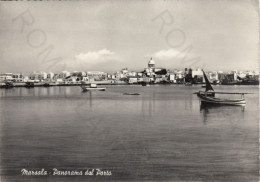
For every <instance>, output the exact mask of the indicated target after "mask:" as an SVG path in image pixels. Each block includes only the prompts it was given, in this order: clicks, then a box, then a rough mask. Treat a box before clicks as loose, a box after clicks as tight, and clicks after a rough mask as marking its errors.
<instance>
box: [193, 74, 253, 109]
mask: <svg viewBox="0 0 260 182" xmlns="http://www.w3.org/2000/svg"><path fill="white" fill-rule="evenodd" d="M202 71H203V70H202ZM203 76H204V78H205V82H206V89H205V91H199V92H197V96H198V97H199V98H200V101H201V104H202V105H245V104H246V101H245V98H244V94H249V93H234V92H215V91H214V89H213V88H212V86H211V84H210V82H209V80H208V78H207V76H206V74H205V72H204V71H203ZM215 94H240V95H241V98H240V99H221V98H217V97H215Z"/></svg>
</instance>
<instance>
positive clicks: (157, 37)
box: [0, 0, 259, 73]
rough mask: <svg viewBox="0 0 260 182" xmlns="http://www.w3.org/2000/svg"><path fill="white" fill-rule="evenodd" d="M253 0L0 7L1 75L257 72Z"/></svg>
mask: <svg viewBox="0 0 260 182" xmlns="http://www.w3.org/2000/svg"><path fill="white" fill-rule="evenodd" d="M258 22H259V20H258V1H257V0H236V1H234V0H207V1H205V0H158V1H156V0H142V1H141V0H133V1H130V0H129V1H128V0H106V1H105V0H101V1H94V0H86V1H43V2H41V1H36V2H35V1H18V2H12V1H11V2H10V1H4V2H3V1H1V2H0V25H1V26H0V63H1V64H0V72H2V73H3V72H12V73H25V72H28V73H29V72H33V71H45V72H50V71H52V72H59V71H63V70H67V71H105V72H114V71H117V70H120V69H122V68H125V67H127V68H128V69H129V70H135V71H142V70H143V69H144V68H146V67H147V63H148V61H149V60H150V58H151V57H152V58H153V60H154V61H155V64H156V67H158V68H167V69H184V68H186V67H187V68H190V67H191V68H193V69H196V68H203V69H204V70H212V71H214V70H215V71H217V70H223V71H228V70H258V68H259V67H258V56H259V52H258V51H259V34H258Z"/></svg>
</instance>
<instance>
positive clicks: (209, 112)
mask: <svg viewBox="0 0 260 182" xmlns="http://www.w3.org/2000/svg"><path fill="white" fill-rule="evenodd" d="M244 112H245V105H235V106H234V105H208V104H203V103H201V104H200V113H201V115H202V119H203V123H204V124H205V125H206V124H207V123H208V122H210V120H211V119H214V118H216V117H218V119H220V120H221V119H222V118H224V119H225V120H226V119H228V118H230V120H229V121H230V122H232V121H234V120H235V119H242V118H244Z"/></svg>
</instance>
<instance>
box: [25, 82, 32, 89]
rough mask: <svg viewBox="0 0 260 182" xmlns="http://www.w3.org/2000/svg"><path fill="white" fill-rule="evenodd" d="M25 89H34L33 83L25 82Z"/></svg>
mask: <svg viewBox="0 0 260 182" xmlns="http://www.w3.org/2000/svg"><path fill="white" fill-rule="evenodd" d="M25 87H26V88H33V87H34V83H33V82H26V83H25Z"/></svg>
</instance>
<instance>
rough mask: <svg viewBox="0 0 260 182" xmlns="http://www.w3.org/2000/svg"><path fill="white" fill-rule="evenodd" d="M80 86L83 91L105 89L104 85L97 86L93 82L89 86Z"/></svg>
mask: <svg viewBox="0 0 260 182" xmlns="http://www.w3.org/2000/svg"><path fill="white" fill-rule="evenodd" d="M80 87H81V88H82V90H83V91H94V90H97V91H105V90H106V88H105V87H103V88H101V87H97V85H96V84H94V83H91V84H90V86H89V87H87V86H84V85H81V86H80Z"/></svg>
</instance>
